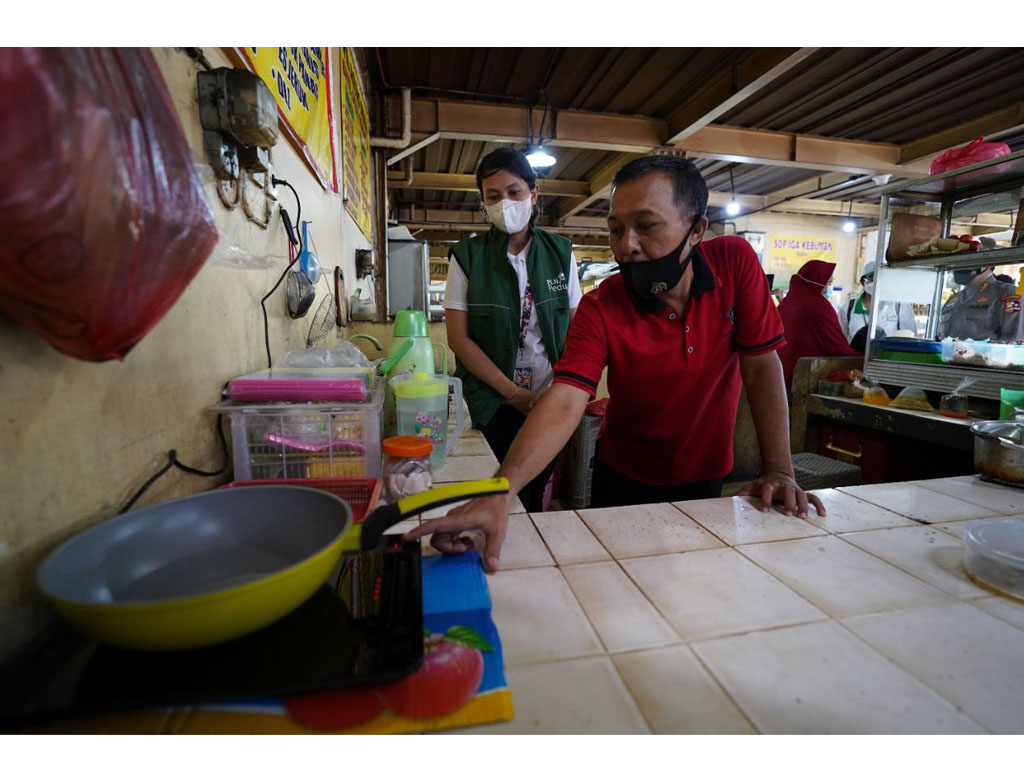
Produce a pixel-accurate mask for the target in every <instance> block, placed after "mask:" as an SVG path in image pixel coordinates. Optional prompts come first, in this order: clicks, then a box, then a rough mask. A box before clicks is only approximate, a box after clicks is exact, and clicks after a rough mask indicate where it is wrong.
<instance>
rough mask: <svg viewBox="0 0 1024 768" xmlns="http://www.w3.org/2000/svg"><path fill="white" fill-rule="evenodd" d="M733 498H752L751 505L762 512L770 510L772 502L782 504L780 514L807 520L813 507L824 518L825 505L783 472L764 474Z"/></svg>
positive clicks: (737, 492)
mask: <svg viewBox="0 0 1024 768" xmlns="http://www.w3.org/2000/svg"><path fill="white" fill-rule="evenodd" d="M733 495H734V496H753V497H754V500H753V504H754V506H755V507H757V508H758V509H759V510H761V511H762V512H765V511H767V510H769V509H771V506H772V502H773V501H781V502H782V514H784V515H790V516H791V515H794V514H795V515H796V516H797V517H800V518H803V519H805V520H806V519H807V510H808V507H809V506H810V505H813V506H814V508H815V510H817V512H818V515H819V516H822V517H824V515H825V505H824V503H822V501H821V499H819V498H818V497H817V496H815V495H814V494H813V493H807V492H805V491H804V490H803V489H802V488H801V487H800V486H799V485H797V483H796V480H794V479H793V478H792V477H790V476H789V475H787V474H786V473H785V472H765V473H764V474H763V475H761V476H760V477H759V478H757V479H756V480H753V481H752V482H749V483H747V484H746V485H744V486H743V487H742V488H740V489H739V490H738V491H736V493H734V494H733Z"/></svg>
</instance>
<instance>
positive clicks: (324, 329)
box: [306, 291, 338, 349]
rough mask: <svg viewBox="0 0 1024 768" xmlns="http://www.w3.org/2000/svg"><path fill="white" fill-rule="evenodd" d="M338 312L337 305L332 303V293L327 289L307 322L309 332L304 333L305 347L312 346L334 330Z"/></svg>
mask: <svg viewBox="0 0 1024 768" xmlns="http://www.w3.org/2000/svg"><path fill="white" fill-rule="evenodd" d="M337 312H338V305H337V304H335V303H334V295H333V294H332V293H331V292H330V291H327V293H326V294H325V295H324V297H323V298H322V299H320V304H318V305H317V308H316V312H314V313H313V320H312V322H311V323H310V324H309V333H308V334H307V335H306V348H307V349H308V348H309V347H312V346H313V345H314V344H316V343H317V342H319V341H323V340H324V339H326V338H327V337H328V335H330V333H331V331H332V330H334V326H335V316H336V314H337Z"/></svg>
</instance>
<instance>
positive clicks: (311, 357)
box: [274, 341, 372, 368]
mask: <svg viewBox="0 0 1024 768" xmlns="http://www.w3.org/2000/svg"><path fill="white" fill-rule="evenodd" d="M371 367H372V366H371V364H370V360H369V358H367V357H366V355H364V354H363V353H362V351H361V350H360V349H359V347H357V346H356V345H355V344H353V343H352V342H351V341H343V342H341V343H340V344H338V345H337V346H336V347H312V348H309V349H289V350H288V351H287V352H285V353H284V354H283V355H281V356H280V357H278V358H277V360H275V361H274V368H371Z"/></svg>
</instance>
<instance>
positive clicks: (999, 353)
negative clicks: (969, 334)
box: [941, 336, 1014, 368]
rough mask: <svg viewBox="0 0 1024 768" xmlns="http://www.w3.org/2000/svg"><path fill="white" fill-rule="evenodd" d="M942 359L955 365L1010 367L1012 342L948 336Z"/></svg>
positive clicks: (943, 345) (944, 340)
mask: <svg viewBox="0 0 1024 768" xmlns="http://www.w3.org/2000/svg"><path fill="white" fill-rule="evenodd" d="M941 345H942V361H943V362H945V363H953V364H954V365H973V366H978V367H981V368H1008V367H1009V366H1010V362H1011V360H1010V352H1011V350H1013V349H1014V346H1013V345H1012V344H991V343H989V342H987V341H971V340H967V341H955V340H953V339H951V338H949V337H948V336H947V337H946V338H945V339H943V340H942V342H941Z"/></svg>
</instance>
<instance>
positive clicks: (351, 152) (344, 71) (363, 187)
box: [341, 48, 373, 242]
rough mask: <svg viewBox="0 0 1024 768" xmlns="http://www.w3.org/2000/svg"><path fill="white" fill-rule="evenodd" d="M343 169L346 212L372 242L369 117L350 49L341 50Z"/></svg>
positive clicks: (343, 192)
mask: <svg viewBox="0 0 1024 768" xmlns="http://www.w3.org/2000/svg"><path fill="white" fill-rule="evenodd" d="M341 169H342V197H344V199H345V208H346V210H348V212H349V214H350V215H351V216H352V219H353V220H354V221H355V222H356V224H357V225H358V226H359V229H360V230H361V231H362V233H363V234H364V235H366V239H367V240H369V241H370V242H373V187H372V178H373V174H372V170H371V167H370V115H369V113H367V111H366V99H365V98H364V97H363V88H362V85H360V83H359V70H358V69H356V63H355V60H354V59H353V58H352V49H351V48H342V49H341Z"/></svg>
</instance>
